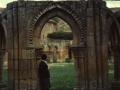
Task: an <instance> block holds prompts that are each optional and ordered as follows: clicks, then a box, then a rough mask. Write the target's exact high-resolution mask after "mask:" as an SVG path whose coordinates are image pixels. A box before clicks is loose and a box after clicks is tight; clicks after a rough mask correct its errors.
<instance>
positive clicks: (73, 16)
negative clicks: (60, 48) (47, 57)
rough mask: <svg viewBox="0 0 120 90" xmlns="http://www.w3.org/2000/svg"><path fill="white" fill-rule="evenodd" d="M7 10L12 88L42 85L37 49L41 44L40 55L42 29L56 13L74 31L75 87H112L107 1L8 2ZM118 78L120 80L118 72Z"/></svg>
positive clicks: (106, 89) (104, 89) (95, 89)
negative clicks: (110, 79)
mask: <svg viewBox="0 0 120 90" xmlns="http://www.w3.org/2000/svg"><path fill="white" fill-rule="evenodd" d="M6 11H7V12H6V13H5V12H4V15H5V14H6V15H7V22H8V23H7V32H8V35H7V45H8V46H7V49H8V59H9V61H8V81H9V84H8V86H9V89H10V90H13V89H15V90H24V89H32V90H35V89H36V88H38V87H37V83H38V82H37V80H38V77H37V72H36V71H37V68H38V64H37V62H38V61H36V56H35V55H36V53H35V52H36V50H37V48H38V51H39V49H40V51H39V53H38V56H39V54H40V53H41V42H38V41H39V39H40V34H41V30H42V28H43V26H44V24H45V23H46V21H48V20H49V19H50V18H52V17H54V16H59V17H61V18H62V19H63V20H65V21H66V22H67V23H68V24H69V25H70V27H71V29H72V32H73V46H72V51H73V53H74V57H75V64H74V65H75V90H76V89H87V90H109V87H108V48H107V47H108V30H107V28H106V27H107V24H106V23H107V19H108V18H107V16H109V15H108V14H107V13H108V9H107V8H106V4H105V2H104V1H98V2H97V1H94V3H93V0H88V2H85V1H80V2H78V1H73V2H71V1H70V2H33V1H31V2H30V1H27V2H13V3H10V4H8V6H7V10H6ZM110 16H111V17H112V19H113V20H114V22H115V24H116V27H117V26H118V27H117V30H118V33H119V25H118V24H117V23H116V22H117V20H116V19H115V18H114V16H113V15H112V14H111V13H110ZM115 30H116V29H115ZM116 35H117V34H116ZM112 36H114V34H112ZM119 36H120V35H118V37H119ZM113 41H116V40H113ZM117 44H118V43H117ZM55 48H56V47H55ZM117 50H118V49H117ZM117 50H115V52H117V53H115V55H117V57H116V61H118V60H119V57H118V56H119V52H118V51H117ZM116 64H117V63H116ZM119 69H120V68H118V67H116V70H115V71H118V72H119ZM115 75H119V73H116V74H115ZM116 79H117V80H118V81H119V77H118V76H116ZM118 84H119V83H118Z"/></svg>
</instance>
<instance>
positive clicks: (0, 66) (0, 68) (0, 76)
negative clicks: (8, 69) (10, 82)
mask: <svg viewBox="0 0 120 90" xmlns="http://www.w3.org/2000/svg"><path fill="white" fill-rule="evenodd" d="M5 52H6V50H5V49H0V89H1V88H4V86H5V84H4V60H3V57H4V55H5Z"/></svg>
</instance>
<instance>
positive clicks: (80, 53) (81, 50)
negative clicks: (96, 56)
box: [71, 46, 86, 58]
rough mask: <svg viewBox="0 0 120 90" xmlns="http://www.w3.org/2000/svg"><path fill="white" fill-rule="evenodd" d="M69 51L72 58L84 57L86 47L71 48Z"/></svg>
mask: <svg viewBox="0 0 120 90" xmlns="http://www.w3.org/2000/svg"><path fill="white" fill-rule="evenodd" d="M71 50H72V52H73V54H74V57H75V58H77V57H85V51H86V47H85V46H82V47H71Z"/></svg>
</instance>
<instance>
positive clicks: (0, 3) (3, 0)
mask: <svg viewBox="0 0 120 90" xmlns="http://www.w3.org/2000/svg"><path fill="white" fill-rule="evenodd" d="M13 1H17V0H0V7H3V8H5V7H6V5H7V3H10V2H13ZM28 1H29V0H28ZM31 1H47V0H31ZM107 7H120V1H107Z"/></svg>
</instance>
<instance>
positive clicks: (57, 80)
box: [4, 62, 114, 90]
mask: <svg viewBox="0 0 120 90" xmlns="http://www.w3.org/2000/svg"><path fill="white" fill-rule="evenodd" d="M48 65H49V67H50V74H51V78H50V81H51V88H50V90H72V89H73V88H74V84H75V81H74V80H75V78H74V64H73V63H48ZM113 69H114V68H113V63H112V62H109V84H111V83H112V81H113V76H114V75H113V73H114V72H113ZM4 79H5V81H6V82H7V68H5V69H4Z"/></svg>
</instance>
